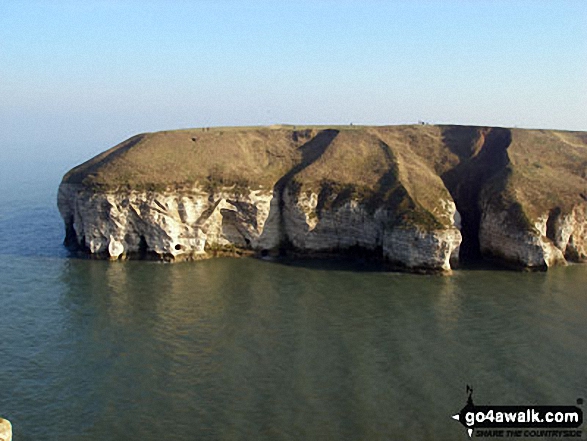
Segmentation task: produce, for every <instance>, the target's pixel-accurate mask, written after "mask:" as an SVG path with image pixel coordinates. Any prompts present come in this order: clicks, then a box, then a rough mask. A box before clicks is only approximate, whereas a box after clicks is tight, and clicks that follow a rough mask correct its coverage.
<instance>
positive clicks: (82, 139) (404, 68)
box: [0, 0, 587, 161]
mask: <svg viewBox="0 0 587 441" xmlns="http://www.w3.org/2000/svg"><path fill="white" fill-rule="evenodd" d="M586 109H587V1H585V0H577V1H565V0H552V1H549V2H547V1H538V0H534V1H514V0H510V1H498V0H494V1H477V0H469V1H465V0H461V1H456V0H455V1H442V0H439V1H432V0H429V1H320V0H318V1H316V0H314V1H272V2H271V1H254V0H249V1H231V0H217V1H200V2H197V1H196V2H189V1H153V0H151V1H138V0H136V1H92V0H86V1H50V0H45V1H38V2H33V1H10V0H8V1H7V0H3V1H2V2H0V149H1V152H2V153H1V154H3V155H4V156H12V155H23V154H24V153H22V152H23V151H25V149H26V151H29V152H31V153H35V154H36V153H39V152H46V153H47V154H54V155H56V156H63V157H71V159H72V161H79V160H83V159H85V158H87V157H88V156H89V155H91V154H95V153H97V152H99V151H101V150H104V149H106V148H107V147H109V146H111V145H114V144H116V143H117V142H119V141H121V140H123V139H125V138H127V137H129V136H131V135H133V134H135V133H138V132H144V131H156V130H162V129H174V128H184V127H199V126H215V125H257V124H273V123H295V124H303V123H308V124H325V123H326V124H327V123H333V124H341V123H342V124H347V123H350V122H353V123H355V124H400V123H414V122H417V121H418V120H425V121H429V122H431V123H455V124H478V125H503V126H519V127H538V128H558V129H571V130H587V111H586Z"/></svg>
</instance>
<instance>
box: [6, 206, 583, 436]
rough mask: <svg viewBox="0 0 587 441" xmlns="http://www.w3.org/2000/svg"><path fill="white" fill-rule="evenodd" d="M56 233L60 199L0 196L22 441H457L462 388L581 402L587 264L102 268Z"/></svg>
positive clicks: (12, 409)
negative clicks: (74, 255) (33, 202)
mask: <svg viewBox="0 0 587 441" xmlns="http://www.w3.org/2000/svg"><path fill="white" fill-rule="evenodd" d="M2 197H4V198H6V195H4V196H2ZM50 202H51V203H52V200H51V201H50ZM27 210H28V211H27ZM38 232H41V233H40V234H39V233H38ZM61 239H62V226H61V224H60V222H59V218H58V214H57V213H56V211H55V210H54V209H53V208H49V207H47V206H45V205H43V204H39V205H38V206H36V207H33V209H32V210H31V209H27V208H26V207H24V206H23V207H20V208H18V207H17V208H14V209H11V210H8V209H7V208H1V207H0V299H1V300H2V304H3V312H2V316H1V320H0V335H1V336H2V338H1V339H0V357H1V359H0V360H1V363H0V414H2V415H3V416H5V417H7V418H9V419H10V420H11V421H12V422H13V425H14V432H15V440H16V439H19V440H39V439H43V440H60V441H63V440H65V441H67V440H103V439H108V440H110V439H111V440H135V439H136V440H156V439H173V440H193V439H213V440H216V439H225V440H227V439H231V440H232V439H243V440H248V439H281V440H299V439H311V440H314V439H320V440H328V439H332V440H340V439H373V440H378V439H381V440H388V439H431V440H432V439H435V440H437V439H447V440H450V439H462V436H463V435H464V431H463V429H462V427H461V426H460V424H458V423H456V422H455V421H453V420H452V419H450V415H452V414H453V413H454V412H456V411H458V410H459V409H460V408H461V407H462V406H463V404H464V402H465V398H466V394H465V385H466V384H472V385H474V387H475V399H476V402H477V403H479V404H489V403H494V404H527V403H536V404H573V403H574V402H575V400H576V398H578V397H587V390H586V387H587V381H586V380H587V375H586V374H585V365H586V364H587V355H586V353H585V351H584V348H585V344H584V342H585V341H586V339H587V330H586V328H585V326H584V323H585V322H586V320H587V299H586V296H585V286H587V266H578V265H577V266H571V267H568V268H559V269H555V270H552V271H549V272H548V273H544V274H536V273H529V274H524V273H511V272H505V271H458V272H456V273H455V274H454V276H452V277H439V276H415V275H408V274H396V273H380V272H369V271H360V272H357V271H350V270H349V267H348V266H346V267H345V266H344V265H343V266H341V267H337V266H332V265H329V267H328V269H325V268H324V267H323V266H320V265H315V264H313V265H298V266H292V265H282V264H277V263H271V262H263V261H258V260H253V259H241V260H236V259H218V260H210V261H204V262H197V263H185V264H173V265H166V264H158V263H153V262H121V263H108V262H100V261H91V260H79V259H68V258H66V253H65V252H64V251H63V248H62V247H61V245H60V242H61Z"/></svg>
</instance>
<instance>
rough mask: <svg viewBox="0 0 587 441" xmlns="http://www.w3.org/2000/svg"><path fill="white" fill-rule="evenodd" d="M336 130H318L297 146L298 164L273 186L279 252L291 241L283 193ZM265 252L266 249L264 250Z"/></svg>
mask: <svg viewBox="0 0 587 441" xmlns="http://www.w3.org/2000/svg"><path fill="white" fill-rule="evenodd" d="M338 133H339V131H338V130H333V129H327V130H322V131H320V132H318V134H317V135H316V136H314V137H313V138H312V139H310V140H309V141H308V142H306V143H305V144H303V145H302V146H300V147H298V150H299V151H300V153H301V160H300V162H299V163H298V164H296V165H295V166H294V167H292V168H291V169H290V170H289V171H288V172H287V173H286V174H285V175H283V176H282V177H281V178H280V179H279V180H278V181H277V182H276V183H275V185H274V187H273V197H276V198H277V210H278V213H277V214H278V216H279V217H278V219H279V253H280V254H285V252H286V251H287V249H289V248H291V247H292V244H291V241H290V239H289V237H288V236H287V232H286V229H285V219H284V215H283V212H284V209H285V200H284V194H285V191H286V189H287V187H288V185H289V184H290V183H291V182H292V181H293V179H294V177H295V176H296V175H297V174H298V173H300V172H301V171H303V170H304V169H305V168H307V167H309V166H310V165H312V164H313V163H314V162H316V161H317V160H318V159H320V157H321V156H322V155H323V154H324V152H326V150H327V149H328V147H329V146H330V144H332V141H334V138H336V136H337V135H338ZM272 215H273V213H269V219H271V218H272ZM264 253H266V251H265V252H264Z"/></svg>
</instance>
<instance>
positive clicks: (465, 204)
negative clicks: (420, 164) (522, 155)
mask: <svg viewBox="0 0 587 441" xmlns="http://www.w3.org/2000/svg"><path fill="white" fill-rule="evenodd" d="M442 140H443V142H444V144H445V145H446V146H447V148H448V149H450V151H451V152H453V153H454V154H455V155H457V156H458V157H459V163H458V164H457V165H456V166H455V167H454V168H452V169H450V170H448V171H447V172H445V173H443V174H442V176H441V178H442V180H443V182H444V184H445V185H446V187H447V188H448V190H449V192H450V194H451V196H452V198H453V199H454V201H455V204H456V206H457V210H458V212H459V213H460V215H461V235H462V237H463V242H462V244H461V248H460V254H459V260H460V261H461V262H463V263H465V264H471V263H475V262H477V264H478V262H479V261H480V260H481V257H482V256H481V249H480V243H479V227H480V223H481V214H482V213H481V208H480V205H479V197H480V194H481V191H482V190H483V188H484V186H485V184H486V183H487V182H488V181H489V180H490V179H491V178H493V177H494V176H496V175H497V174H498V173H499V172H500V171H502V170H504V169H505V168H506V167H507V165H508V164H509V163H510V159H509V156H508V153H507V149H508V147H509V146H510V144H511V142H512V133H511V131H510V130H509V129H504V128H479V127H465V126H446V127H443V128H442Z"/></svg>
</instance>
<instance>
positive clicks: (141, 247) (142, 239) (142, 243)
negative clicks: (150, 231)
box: [139, 235, 149, 259]
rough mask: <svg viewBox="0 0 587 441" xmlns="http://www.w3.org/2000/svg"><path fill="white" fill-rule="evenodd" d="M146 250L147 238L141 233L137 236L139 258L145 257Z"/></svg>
mask: <svg viewBox="0 0 587 441" xmlns="http://www.w3.org/2000/svg"><path fill="white" fill-rule="evenodd" d="M148 250H149V246H148V245H147V240H146V239H145V236H143V235H141V237H140V238H139V259H145V258H146V257H147V252H148Z"/></svg>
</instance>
